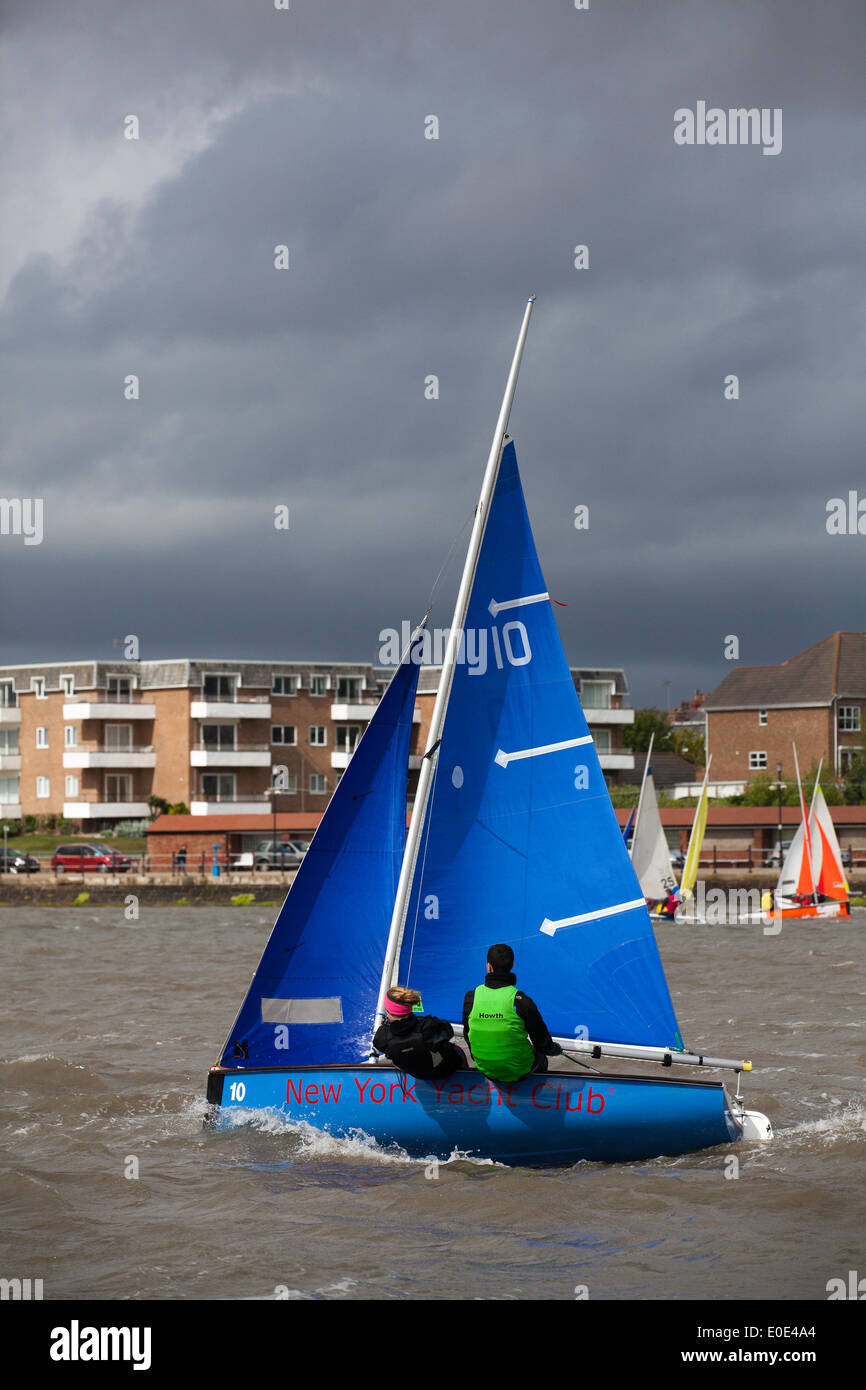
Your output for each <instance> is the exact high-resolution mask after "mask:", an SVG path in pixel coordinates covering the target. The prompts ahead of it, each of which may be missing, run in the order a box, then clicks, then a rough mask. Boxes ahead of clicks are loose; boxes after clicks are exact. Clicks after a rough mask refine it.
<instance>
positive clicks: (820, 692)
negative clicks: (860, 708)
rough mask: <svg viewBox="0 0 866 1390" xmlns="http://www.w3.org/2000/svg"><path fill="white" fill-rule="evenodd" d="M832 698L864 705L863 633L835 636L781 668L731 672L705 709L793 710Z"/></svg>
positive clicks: (865, 636) (865, 644) (865, 654)
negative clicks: (861, 700) (839, 697)
mask: <svg viewBox="0 0 866 1390" xmlns="http://www.w3.org/2000/svg"><path fill="white" fill-rule="evenodd" d="M837 696H848V697H849V698H851V699H855V700H856V699H866V632H834V633H832V634H831V635H830V636H829V637H825V638H823V640H822V641H820V642H816V643H815V645H814V646H813V647H807V648H806V650H805V651H804V652H800V653H799V654H798V655H797V656H793V657H791V658H790V660H788V661H783V662H782V664H781V665H780V666H736V667H735V668H734V670H733V671H731V672H730V674H729V675H727V676H726V677H725V679H724V680H723V681H722V683H721V685H718V686H716V689H715V690H714V691H713V693H712V695H710V697H709V698H708V700H707V701H706V704H705V706H704V708H705V709H707V710H709V711H710V712H712V711H713V710H733V709H768V708H778V707H780V706H788V707H793V708H796V707H797V706H802V705H829V704H830V703H831V702H832V700H833V699H834V698H836V697H837Z"/></svg>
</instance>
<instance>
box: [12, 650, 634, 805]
mask: <svg viewBox="0 0 866 1390" xmlns="http://www.w3.org/2000/svg"><path fill="white" fill-rule="evenodd" d="M391 674H392V672H391V670H389V669H387V668H384V667H374V666H369V665H365V664H363V663H357V662H331V663H322V662H291V663H290V662H258V661H218V660H214V661H210V660H208V661H205V660H201V661H194V660H180V659H178V660H172V661H118V662H103V661H86V662H63V663H60V662H54V663H48V664H46V665H40V666H5V667H0V819H7V820H18V819H21V818H22V817H24V816H31V815H32V816H50V815H54V816H63V818H64V819H66V820H68V821H72V822H77V823H78V824H79V825H80V826H81V827H82V829H87V828H90V829H91V830H93V831H97V830H100V829H102V828H104V827H107V826H111V825H113V824H117V823H118V822H119V821H121V820H124V821H125V820H142V819H146V818H148V817H149V816H150V814H151V806H150V804H149V798H150V797H160V798H161V799H162V800H164V801H166V802H167V803H168V804H169V805H172V806H173V805H178V804H180V803H183V804H185V805H186V806H187V807H188V808H189V812H190V814H191V815H192V816H195V817H208V816H210V817H223V818H224V817H225V816H226V815H227V814H231V815H234V816H255V815H261V816H263V817H266V816H268V815H271V814H272V813H274V812H276V811H279V812H281V813H290V814H294V813H296V812H297V813H319V814H321V812H322V811H323V810H324V809H325V806H326V805H327V802H328V799H329V797H330V795H331V793H332V792H333V790H334V788H335V786H336V785H337V783H338V781H339V779H340V777H341V776H342V773H343V771H344V769H345V768H346V767H347V765H348V762H349V759H350V757H351V756H352V753H353V752H354V750H355V747H356V746H357V743H358V740H359V739H360V737H361V734H362V733H363V731H364V728H365V727H366V725H367V723H368V722H369V720H370V718H371V716H372V713H373V710H374V709H375V708H376V705H377V704H378V702H379V699H380V698H381V694H382V691H383V690H384V688H385V686H386V684H387V682H388V680H389V679H390V677H391ZM572 674H573V677H574V681H575V687H576V689H577V690H578V693H579V695H580V698H581V701H582V703H583V707H584V712H585V714H586V718H587V721H588V723H589V725H590V729H591V731H592V734H593V737H594V739H595V743H596V749H597V750H598V753H599V757H600V760H601V765H602V768H603V769H604V772H605V776H606V778H607V779H608V781H609V783H610V784H611V785H612V784H614V783H616V782H618V781H621V780H625V781H629V780H631V777H632V776H633V768H634V757H633V755H632V754H631V753H629V752H628V751H627V750H626V749H624V748H623V746H622V730H623V728H624V726H625V725H626V724H628V723H631V722H632V721H633V720H634V711H633V710H631V709H627V708H625V705H624V700H625V697H626V695H627V693H628V692H627V686H626V682H625V676H624V673H623V672H622V671H621V670H596V669H583V668H576V669H574V670H573V672H572ZM439 675H440V668H439V667H424V668H423V670H422V671H421V673H420V680H419V685H418V698H417V705H416V709H415V729H414V732H413V738H412V742H411V745H410V759H409V795H410V799H411V797H412V795H413V794H414V788H415V784H416V782H417V773H418V769H419V767H420V763H421V755H422V753H423V750H424V748H425V746H426V739H427V732H428V729H429V726H430V718H431V715H432V712H433V704H434V701H435V697H436V690H437V688H438V683H439ZM274 796H276V803H275V802H274V799H273V798H274ZM204 828H205V827H204V826H203V827H202V829H203V830H204ZM262 828H263V829H264V828H265V821H264V820H263V821H262Z"/></svg>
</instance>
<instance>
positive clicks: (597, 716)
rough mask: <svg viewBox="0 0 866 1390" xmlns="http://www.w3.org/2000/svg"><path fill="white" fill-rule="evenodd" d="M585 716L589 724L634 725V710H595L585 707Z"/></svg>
mask: <svg viewBox="0 0 866 1390" xmlns="http://www.w3.org/2000/svg"><path fill="white" fill-rule="evenodd" d="M583 715H584V718H585V719H586V722H587V724H633V723H634V710H633V709H594V708H593V707H592V706H590V707H589V709H587V708H586V707H585V706H584V709H583Z"/></svg>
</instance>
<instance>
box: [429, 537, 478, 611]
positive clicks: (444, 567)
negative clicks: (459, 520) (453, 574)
mask: <svg viewBox="0 0 866 1390" xmlns="http://www.w3.org/2000/svg"><path fill="white" fill-rule="evenodd" d="M473 517H474V513H473V515H472V516H467V518H466V520H465V521H464V523H463V525H462V526H461V527H460V530H459V531H458V532H457V535H456V536H455V537H454V539H453V541H452V542H451V548H450V549H449V551H448V554H447V555H446V556H445V559H444V560H443V562H442V568H441V569H440V571H439V573H438V574H437V576H436V578H435V579H434V580H433V587H432V589H431V590H430V597H429V598H428V600H427V612H428V613H429V612H430V611H431V609H432V607H433V596H434V594H435V593H436V590H437V588H438V587H439V581H440V579H441V578H442V576H443V574H444V573H445V571H446V570H447V568H448V566H449V565H450V563H451V557H452V555H453V554H454V551H455V548H456V547H457V545H458V544H459V543H460V541H461V540H462V539H463V536H464V535H465V532H466V528H467V526H469V524H470V523H471V521H472V520H473Z"/></svg>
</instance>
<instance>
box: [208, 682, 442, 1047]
mask: <svg viewBox="0 0 866 1390" xmlns="http://www.w3.org/2000/svg"><path fill="white" fill-rule="evenodd" d="M418 670H419V667H418V664H417V661H415V660H412V659H409V658H407V659H406V660H404V662H403V663H402V665H401V666H399V667H398V668H397V671H396V672H395V674H394V677H393V679H392V681H391V683H390V685H389V686H388V689H387V690H386V692H385V694H384V696H383V697H382V700H381V702H380V704H379V705H378V707H377V708H376V711H375V713H374V714H373V717H372V719H371V720H370V723H369V725H368V727H367V730H366V732H365V733H364V735H363V737H362V738H361V741H360V743H359V744H358V747H357V748H356V750H355V752H354V754H353V755H352V757H351V759H350V761H349V765H348V767H347V768H346V771H345V772H344V773H343V776H342V778H341V780H340V782H339V784H338V786H337V789H336V791H335V792H334V795H333V796H332V797H331V800H330V802H329V803H328V807H327V810H326V811H325V814H324V816H323V817H322V821H321V824H320V825H319V828H318V830H317V831H316V834H315V836H314V838H313V842H312V844H311V846H310V848H309V850H308V851H307V854H306V856H305V858H304V860H303V862H302V864H301V866H300V868H299V869H298V872H297V875H296V876H295V880H294V883H293V884H292V886H291V889H290V891H289V894H288V896H287V897H286V901H285V903H284V904H283V907H282V910H281V912H280V915H279V917H278V918H277V921H276V925H275V926H274V929H273V932H272V933H271V937H270V940H269V941H268V944H267V946H266V947H265V951H264V954H263V956H262V958H261V961H260V962H259V966H258V969H257V970H256V973H255V975H254V977H253V982H252V984H251V985H250V988H249V992H248V994H247V997H246V999H245V1000H244V1003H243V1005H242V1007H241V1011H240V1013H239V1015H238V1018H237V1021H236V1023H235V1025H234V1027H233V1028H232V1031H231V1033H230V1034H229V1037H228V1041H227V1043H226V1045H225V1048H224V1051H223V1054H222V1058H221V1062H220V1065H222V1066H224V1067H255V1066H259V1067H262V1066H300V1065H303V1064H309V1065H312V1064H319V1063H329V1062H363V1061H365V1060H366V1059H367V1057H368V1056H369V1050H370V1033H371V1025H372V1021H373V1016H374V1014H375V1011H376V998H377V995H378V990H379V981H380V977H381V973H382V957H383V953H384V942H385V940H386V938H387V935H388V924H389V922H390V919H391V912H392V909H393V906H394V896H395V893H396V889H397V880H398V877H399V874H400V864H401V862H402V858H403V850H404V847H405V842H406V781H407V771H408V765H409V736H410V733H411V729H412V715H413V712H414V708H415V689H416V686H417V684H418Z"/></svg>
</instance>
